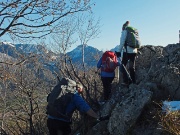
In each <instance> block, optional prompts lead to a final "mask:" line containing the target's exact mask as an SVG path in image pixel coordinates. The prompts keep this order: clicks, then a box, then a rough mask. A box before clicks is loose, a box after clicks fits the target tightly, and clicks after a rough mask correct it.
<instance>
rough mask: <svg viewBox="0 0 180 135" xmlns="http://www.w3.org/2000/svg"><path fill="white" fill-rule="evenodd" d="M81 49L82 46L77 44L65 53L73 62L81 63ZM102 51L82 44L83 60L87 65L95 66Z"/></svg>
mask: <svg viewBox="0 0 180 135" xmlns="http://www.w3.org/2000/svg"><path fill="white" fill-rule="evenodd" d="M82 49H83V46H82V45H79V46H77V47H76V48H75V49H74V50H72V51H71V52H68V53H67V55H68V56H69V57H70V58H71V59H72V61H73V63H76V64H78V65H79V64H81V63H82V58H83V56H82ZM102 53H103V52H102V51H99V50H98V49H97V48H94V47H92V46H87V45H86V46H84V62H85V64H86V65H87V66H96V64H97V61H98V59H99V57H100V56H101V55H102Z"/></svg>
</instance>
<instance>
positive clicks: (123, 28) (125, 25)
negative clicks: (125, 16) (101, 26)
mask: <svg viewBox="0 0 180 135" xmlns="http://www.w3.org/2000/svg"><path fill="white" fill-rule="evenodd" d="M129 24H130V22H129V21H126V22H125V23H124V24H123V26H122V30H125V28H126V27H127V26H128V25H129Z"/></svg>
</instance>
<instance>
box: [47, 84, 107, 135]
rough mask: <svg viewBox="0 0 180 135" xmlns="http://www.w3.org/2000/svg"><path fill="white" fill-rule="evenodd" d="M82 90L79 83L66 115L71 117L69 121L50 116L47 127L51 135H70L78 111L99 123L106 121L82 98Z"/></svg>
mask: <svg viewBox="0 0 180 135" xmlns="http://www.w3.org/2000/svg"><path fill="white" fill-rule="evenodd" d="M82 89H83V87H82V85H81V84H80V83H77V91H76V93H75V94H74V95H73V97H72V99H71V101H70V103H69V104H68V105H67V107H66V113H67V114H68V116H69V118H68V119H64V118H63V117H62V118H59V117H58V118H57V117H54V116H51V115H49V114H48V120H47V127H48V130H49V134H50V135H69V134H70V133H71V127H70V125H71V122H72V120H71V119H72V115H73V112H74V111H75V110H78V111H80V112H81V113H86V114H87V115H89V116H91V117H93V118H95V119H96V120H97V121H101V120H104V119H105V118H104V117H99V116H98V115H97V114H96V113H95V112H94V111H93V110H92V109H91V107H90V106H89V105H88V104H87V103H86V101H85V100H84V99H83V98H82V97H81V96H80V93H81V92H82ZM106 119H107V117H106Z"/></svg>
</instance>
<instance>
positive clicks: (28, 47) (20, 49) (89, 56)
mask: <svg viewBox="0 0 180 135" xmlns="http://www.w3.org/2000/svg"><path fill="white" fill-rule="evenodd" d="M82 49H83V46H82V45H79V46H77V47H76V48H75V49H74V50H72V51H70V52H68V53H67V55H68V56H69V57H70V58H71V60H72V62H73V63H76V64H78V65H79V64H82ZM111 50H112V51H114V50H117V47H115V48H114V49H111ZM0 53H4V54H6V55H8V56H11V57H13V58H18V57H19V55H22V54H23V55H25V56H28V55H30V54H35V55H37V56H39V58H40V60H41V61H43V63H46V64H47V62H48V63H53V64H54V62H51V60H56V59H58V56H60V54H55V53H53V52H52V51H51V50H48V49H46V47H44V46H42V45H33V44H12V43H10V42H1V43H0ZM102 54H103V52H102V51H99V50H98V49H97V48H94V47H92V46H88V45H86V46H84V62H85V65H87V66H96V64H97V61H98V60H99V58H100V57H101V56H102Z"/></svg>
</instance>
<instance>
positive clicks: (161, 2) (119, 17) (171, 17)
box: [88, 0, 180, 51]
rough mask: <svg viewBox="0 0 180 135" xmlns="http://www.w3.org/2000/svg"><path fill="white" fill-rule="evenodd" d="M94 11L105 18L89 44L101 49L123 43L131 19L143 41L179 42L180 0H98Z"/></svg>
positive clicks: (164, 43) (146, 42)
mask: <svg viewBox="0 0 180 135" xmlns="http://www.w3.org/2000/svg"><path fill="white" fill-rule="evenodd" d="M93 11H94V14H95V16H96V17H97V18H98V17H100V18H101V25H102V26H101V33H100V35H99V37H98V38H97V39H93V40H91V41H89V43H88V45H90V46H93V47H96V48H98V49H99V50H104V51H105V50H108V49H112V48H114V47H115V46H116V45H118V44H119V42H120V41H119V40H120V35H121V29H122V25H123V24H124V23H125V21H127V20H129V21H130V25H131V26H134V27H135V28H137V29H138V30H139V35H140V38H141V41H142V45H161V46H166V45H168V44H172V43H178V42H179V30H180V0H96V5H95V7H93Z"/></svg>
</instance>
